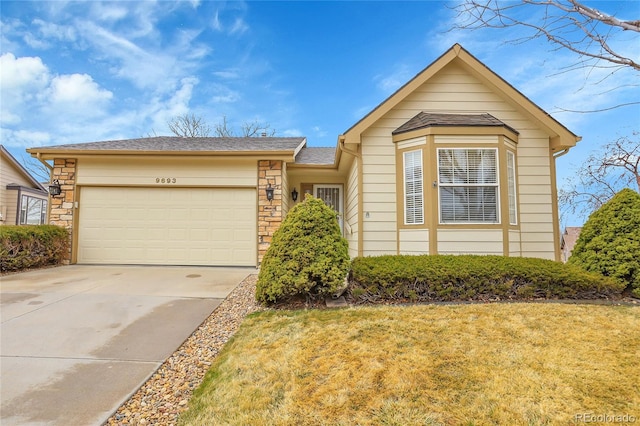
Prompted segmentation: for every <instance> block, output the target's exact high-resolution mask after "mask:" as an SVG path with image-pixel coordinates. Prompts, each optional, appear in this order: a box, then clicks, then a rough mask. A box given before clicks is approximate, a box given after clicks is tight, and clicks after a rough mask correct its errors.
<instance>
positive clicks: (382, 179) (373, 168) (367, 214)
mask: <svg viewBox="0 0 640 426" xmlns="http://www.w3.org/2000/svg"><path fill="white" fill-rule="evenodd" d="M376 133H381V135H379V136H375V134H376ZM390 134H391V132H385V131H382V132H378V129H377V128H376V127H373V128H370V129H369V130H367V132H366V133H365V135H363V140H362V157H363V163H364V164H363V167H362V174H363V176H362V186H363V188H362V197H363V203H362V209H363V216H364V217H363V218H362V219H361V223H362V232H363V241H362V244H363V255H364V256H375V255H382V254H396V253H397V252H398V243H397V233H396V228H397V223H396V165H395V146H394V144H393V142H391V136H390ZM383 135H384V136H383Z"/></svg>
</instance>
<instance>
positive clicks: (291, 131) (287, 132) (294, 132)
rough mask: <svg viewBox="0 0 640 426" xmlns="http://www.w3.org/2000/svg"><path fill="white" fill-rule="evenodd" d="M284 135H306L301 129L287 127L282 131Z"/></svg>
mask: <svg viewBox="0 0 640 426" xmlns="http://www.w3.org/2000/svg"><path fill="white" fill-rule="evenodd" d="M282 135H283V136H285V137H298V136H304V135H303V133H302V132H301V131H300V130H299V129H287V130H284V131H283V132H282Z"/></svg>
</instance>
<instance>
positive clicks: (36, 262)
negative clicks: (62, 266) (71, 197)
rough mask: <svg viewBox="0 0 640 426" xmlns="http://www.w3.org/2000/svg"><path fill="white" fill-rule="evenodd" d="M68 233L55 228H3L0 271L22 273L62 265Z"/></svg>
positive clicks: (0, 247) (43, 226)
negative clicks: (29, 269) (27, 270)
mask: <svg viewBox="0 0 640 426" xmlns="http://www.w3.org/2000/svg"><path fill="white" fill-rule="evenodd" d="M68 235H69V234H68V232H67V230H66V229H65V228H62V227H59V226H54V225H27V226H17V225H7V226H0V271H2V272H8V271H20V270H23V269H27V268H37V267H40V266H46V265H57V264H59V263H61V262H62V260H63V259H64V255H65V253H66V252H67V250H68V244H69V239H68Z"/></svg>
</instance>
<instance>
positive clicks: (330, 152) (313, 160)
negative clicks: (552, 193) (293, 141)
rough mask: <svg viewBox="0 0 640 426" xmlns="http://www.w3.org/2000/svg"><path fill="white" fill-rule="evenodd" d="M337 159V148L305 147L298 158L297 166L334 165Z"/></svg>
mask: <svg viewBox="0 0 640 426" xmlns="http://www.w3.org/2000/svg"><path fill="white" fill-rule="evenodd" d="M335 159H336V148H335V147H304V148H302V149H301V150H300V152H299V153H298V155H297V156H296V161H295V164H323V165H330V164H331V165H333V164H334V162H335Z"/></svg>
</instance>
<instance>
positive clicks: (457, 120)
mask: <svg viewBox="0 0 640 426" xmlns="http://www.w3.org/2000/svg"><path fill="white" fill-rule="evenodd" d="M426 127H506V128H507V129H509V130H511V131H512V132H514V133H515V134H519V132H518V131H517V130H516V129H514V128H513V127H510V126H509V125H507V124H505V123H503V122H502V121H500V120H498V119H497V118H495V117H494V116H493V115H491V114H437V113H431V112H424V111H423V112H421V113H419V114H418V115H416V116H415V117H413V118H412V119H411V120H409V121H407V122H406V123H404V124H403V125H402V126H400V127H398V128H397V129H396V130H394V131H393V134H394V135H396V134H398V133H404V132H410V131H411V130H417V129H424V128H426Z"/></svg>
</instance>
